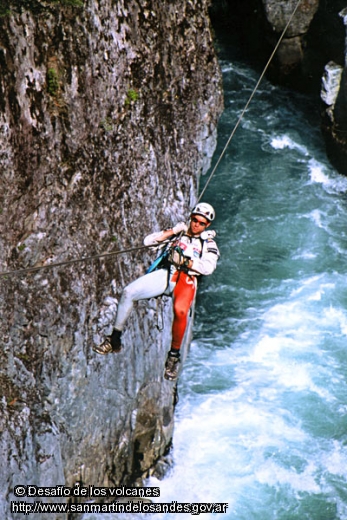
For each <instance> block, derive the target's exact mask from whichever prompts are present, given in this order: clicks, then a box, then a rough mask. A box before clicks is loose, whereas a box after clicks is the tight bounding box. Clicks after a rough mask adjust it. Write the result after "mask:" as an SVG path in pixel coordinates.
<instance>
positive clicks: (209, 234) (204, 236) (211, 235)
mask: <svg viewBox="0 0 347 520" xmlns="http://www.w3.org/2000/svg"><path fill="white" fill-rule="evenodd" d="M215 236H216V232H215V231H213V230H212V229H211V231H207V230H206V231H203V232H202V233H201V235H200V237H201V238H202V239H203V240H207V239H208V238H214V237H215Z"/></svg>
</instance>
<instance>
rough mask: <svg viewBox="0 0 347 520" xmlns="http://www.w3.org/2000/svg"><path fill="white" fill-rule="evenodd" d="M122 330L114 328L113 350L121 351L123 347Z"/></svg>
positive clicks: (112, 335)
mask: <svg viewBox="0 0 347 520" xmlns="http://www.w3.org/2000/svg"><path fill="white" fill-rule="evenodd" d="M121 337H122V332H121V331H120V330H117V329H113V332H112V334H111V338H110V341H111V345H112V352H120V351H121V348H122V342H121Z"/></svg>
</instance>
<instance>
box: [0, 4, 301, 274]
mask: <svg viewBox="0 0 347 520" xmlns="http://www.w3.org/2000/svg"><path fill="white" fill-rule="evenodd" d="M301 2H302V0H298V2H297V3H296V5H295V8H294V10H293V12H292V14H291V16H290V18H289V20H288V22H287V24H286V26H285V27H284V29H283V31H282V33H281V36H280V38H279V40H278V42H277V44H276V46H275V48H274V50H273V51H272V53H271V55H270V58H269V59H268V61H267V63H266V65H265V67H264V69H263V72H262V73H261V75H260V77H259V79H258V81H257V83H256V85H255V87H254V89H253V91H252V93H251V95H250V96H249V98H248V101H247V103H246V104H245V106H244V108H243V110H242V112H241V114H240V116H239V118H238V120H237V122H236V124H235V126H234V128H233V130H232V132H231V134H230V136H229V138H228V140H227V142H226V144H225V146H224V148H223V150H222V152H221V154H220V156H219V158H218V160H217V162H216V164H215V166H214V168H213V170H212V171H211V173H210V175H209V177H208V179H207V181H206V183H205V186H204V188H203V190H202V192H201V193H200V195H199V197H198V200H197V202H196V205H195V207H196V206H197V205H198V204H199V202H200V200H201V199H202V197H203V195H204V193H205V191H206V189H207V187H208V185H209V184H210V182H211V180H212V177H213V176H214V174H215V173H216V170H217V168H218V166H219V164H220V162H221V160H222V158H223V157H224V155H225V152H226V150H227V148H228V146H229V144H230V141H231V140H232V138H233V137H234V135H235V132H236V130H237V128H238V127H239V125H240V123H241V121H242V119H243V116H244V115H245V113H246V111H247V110H248V107H249V105H250V103H251V101H252V99H253V97H254V95H255V93H256V91H257V90H258V88H259V85H260V83H261V81H262V79H263V77H264V76H265V73H266V71H267V69H268V67H269V65H270V63H271V61H272V59H273V57H274V55H275V53H276V51H277V49H278V47H279V46H280V44H281V42H282V40H283V38H284V35H285V33H286V32H287V29H288V27H289V25H290V24H291V22H292V20H293V18H294V16H295V14H296V12H297V10H298V8H299V5H300V4H301ZM182 234H183V232H181V233H180V235H179V237H181V236H182ZM149 247H153V246H138V247H132V248H129V249H123V250H120V251H114V252H111V253H101V254H99V255H92V256H86V257H81V258H75V259H72V260H67V261H64V262H57V263H52V264H47V265H42V266H38V267H27V268H24V269H15V270H13V271H3V272H0V278H5V279H6V277H9V276H15V275H22V274H23V275H24V274H27V273H28V274H29V273H35V272H38V271H41V270H43V269H53V268H55V267H62V266H67V265H72V264H77V263H81V262H89V261H91V260H97V259H100V258H109V257H112V256H117V255H121V254H125V253H131V252H134V251H139V250H141V249H146V248H149ZM156 260H158V259H156ZM154 263H155V262H154ZM152 266H153V264H152ZM152 266H150V267H149V269H151V268H152ZM154 269H155V267H153V269H152V270H154ZM152 270H151V271H152ZM151 271H149V270H148V271H147V272H151Z"/></svg>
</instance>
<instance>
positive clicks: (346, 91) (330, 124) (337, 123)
mask: <svg viewBox="0 0 347 520" xmlns="http://www.w3.org/2000/svg"><path fill="white" fill-rule="evenodd" d="M339 15H340V17H341V19H342V21H343V23H344V25H345V26H346V27H347V9H343V10H342V11H341V12H340V13H339ZM346 41H347V39H346ZM321 98H322V101H323V111H322V113H323V125H322V127H323V132H324V136H325V139H326V144H327V153H328V155H329V158H330V161H331V162H332V164H333V165H334V166H335V167H336V168H337V169H338V170H339V171H340V172H341V173H343V174H345V175H347V46H346V47H345V61H344V64H343V65H341V64H339V63H336V62H335V61H334V60H330V61H329V62H328V63H327V65H326V66H325V71H324V75H323V80H322V90H321Z"/></svg>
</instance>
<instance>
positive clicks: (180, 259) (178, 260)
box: [170, 249, 190, 267]
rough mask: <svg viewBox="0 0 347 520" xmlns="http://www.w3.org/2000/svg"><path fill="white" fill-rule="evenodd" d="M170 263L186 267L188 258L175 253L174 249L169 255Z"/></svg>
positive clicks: (177, 252) (180, 253)
mask: <svg viewBox="0 0 347 520" xmlns="http://www.w3.org/2000/svg"><path fill="white" fill-rule="evenodd" d="M170 260H171V262H172V263H173V264H174V265H176V266H177V267H179V266H180V265H186V266H187V264H188V263H189V260H190V258H188V257H187V256H183V255H182V252H179V251H177V250H176V249H174V250H173V251H172V254H171V259H170Z"/></svg>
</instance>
